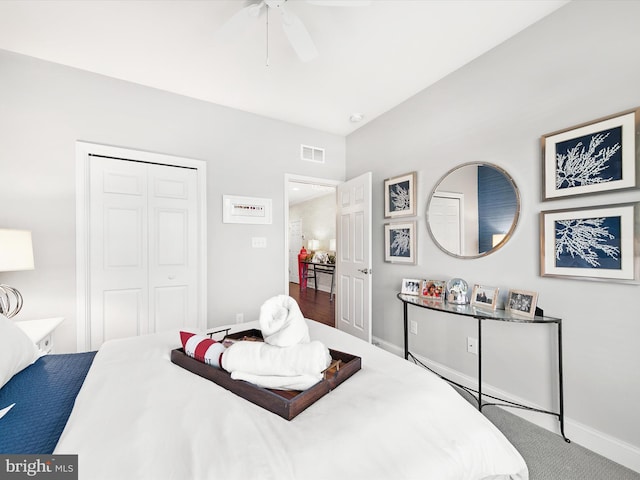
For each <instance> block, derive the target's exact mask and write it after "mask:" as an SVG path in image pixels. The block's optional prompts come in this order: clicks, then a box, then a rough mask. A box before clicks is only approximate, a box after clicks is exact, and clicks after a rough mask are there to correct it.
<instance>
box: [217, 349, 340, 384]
mask: <svg viewBox="0 0 640 480" xmlns="http://www.w3.org/2000/svg"><path fill="white" fill-rule="evenodd" d="M330 363H331V354H330V353H329V349H328V348H327V347H325V346H324V345H323V344H322V343H321V342H318V341H313V342H310V343H300V344H298V345H292V346H290V347H276V346H273V345H269V344H268V343H264V342H236V343H234V344H233V345H231V346H230V347H229V348H227V350H226V351H225V352H224V353H223V354H222V368H224V369H225V370H226V371H227V372H230V373H233V372H236V371H237V372H245V373H249V374H253V375H277V376H282V377H294V376H297V375H319V374H321V373H322V371H323V370H325V369H326V368H327V367H328V366H329V365H330Z"/></svg>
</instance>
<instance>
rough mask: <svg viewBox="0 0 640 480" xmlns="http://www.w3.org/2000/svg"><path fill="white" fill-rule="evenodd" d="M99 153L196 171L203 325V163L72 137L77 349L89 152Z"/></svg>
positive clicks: (83, 311)
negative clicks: (74, 161) (73, 146)
mask: <svg viewBox="0 0 640 480" xmlns="http://www.w3.org/2000/svg"><path fill="white" fill-rule="evenodd" d="M90 155H102V156H105V157H111V158H117V159H122V160H130V161H131V160H132V161H140V162H147V163H156V164H161V165H169V166H175V167H186V168H193V169H194V170H196V171H197V194H198V199H197V204H198V239H197V240H198V255H197V256H198V259H199V261H198V285H199V288H198V306H197V311H198V315H197V317H198V326H199V327H200V328H201V329H206V328H207V163H206V162H205V161H204V160H196V159H192V158H186V157H177V156H173V155H165V154H162V153H154V152H146V151H143V150H134V149H130V148H124V147H114V146H111V145H101V144H98V143H90V142H83V141H76V342H77V351H78V352H83V351H86V350H87V348H88V346H89V345H91V343H90V336H89V335H90V332H91V330H90V329H91V325H90V321H91V318H90V311H91V310H90V308H91V303H90V295H89V294H90V284H89V283H90V271H89V266H90V261H89V260H90V259H89V251H90V249H89V239H90V235H89V228H90V218H89V200H90V181H89V156H90Z"/></svg>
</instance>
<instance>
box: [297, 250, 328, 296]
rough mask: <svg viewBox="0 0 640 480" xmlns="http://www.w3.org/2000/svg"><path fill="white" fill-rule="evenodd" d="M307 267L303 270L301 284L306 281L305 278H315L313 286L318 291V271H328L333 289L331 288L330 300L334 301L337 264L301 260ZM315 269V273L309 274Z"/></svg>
mask: <svg viewBox="0 0 640 480" xmlns="http://www.w3.org/2000/svg"><path fill="white" fill-rule="evenodd" d="M301 263H302V264H303V265H304V266H305V268H304V270H303V272H302V278H301V279H300V286H302V284H303V283H304V282H303V280H307V279H310V278H313V286H314V287H315V289H316V292H317V291H318V273H327V274H329V275H331V289H330V290H329V301H330V302H332V301H333V284H334V277H335V272H336V264H335V263H319V262H310V261H307V260H305V261H303V262H301ZM310 270H313V274H312V275H311V274H309V271H310Z"/></svg>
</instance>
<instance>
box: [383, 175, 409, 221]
mask: <svg viewBox="0 0 640 480" xmlns="http://www.w3.org/2000/svg"><path fill="white" fill-rule="evenodd" d="M415 214H416V172H411V173H407V174H405V175H401V176H399V177H394V178H387V179H386V180H385V181H384V216H385V218H395V217H411V216H414V215H415Z"/></svg>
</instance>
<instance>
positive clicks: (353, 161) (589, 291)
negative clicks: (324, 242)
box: [347, 1, 640, 471]
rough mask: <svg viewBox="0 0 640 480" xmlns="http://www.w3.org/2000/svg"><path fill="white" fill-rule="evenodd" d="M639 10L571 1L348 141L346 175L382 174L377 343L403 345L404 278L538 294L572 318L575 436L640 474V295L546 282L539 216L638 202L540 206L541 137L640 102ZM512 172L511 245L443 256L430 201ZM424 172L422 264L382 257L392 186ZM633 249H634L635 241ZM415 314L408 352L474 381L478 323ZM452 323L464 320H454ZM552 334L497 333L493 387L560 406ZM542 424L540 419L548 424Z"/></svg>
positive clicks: (568, 366) (569, 375) (490, 365)
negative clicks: (457, 181)
mask: <svg viewBox="0 0 640 480" xmlns="http://www.w3.org/2000/svg"><path fill="white" fill-rule="evenodd" d="M638 18H640V2H627V1H617V2H616V1H608V2H600V1H597V2H596V1H594V2H571V3H570V4H568V5H567V6H565V7H563V8H561V9H560V10H559V11H557V12H556V13H554V14H553V15H551V16H549V17H547V18H545V19H543V20H542V21H540V22H539V23H537V24H535V25H533V26H532V27H530V28H528V29H527V30H525V31H524V32H522V33H520V34H519V35H517V36H515V37H514V38H512V39H510V40H509V41H507V42H505V43H503V44H502V45H500V46H498V47H496V48H495V49H493V50H492V51H490V52H488V53H487V54H485V55H483V56H482V57H480V58H478V59H476V60H474V61H473V62H471V63H469V64H468V65H466V66H464V67H463V68H461V69H459V70H458V71H456V72H454V73H453V74H451V75H449V76H448V77H446V78H444V79H442V80H441V81H439V82H438V83H437V84H435V85H433V86H432V87H430V88H427V89H426V90H424V91H422V92H420V93H419V94H417V95H415V96H414V97H412V98H410V99H409V100H407V101H406V102H404V103H403V104H401V105H399V106H397V107H396V108H394V109H393V110H391V111H389V112H388V113H386V114H385V115H383V116H382V117H380V118H378V119H376V120H375V121H372V122H371V123H369V124H368V125H365V126H364V127H362V128H361V129H359V130H357V131H356V132H354V133H353V134H351V135H349V136H348V137H347V159H348V161H347V176H348V177H353V176H356V175H358V174H360V173H362V172H365V171H368V170H372V171H373V172H374V179H373V185H374V189H373V206H374V210H373V230H374V232H377V233H375V234H374V238H373V240H374V241H373V249H374V250H373V251H374V265H373V271H374V277H373V295H372V297H373V312H374V319H373V333H374V336H375V337H378V338H379V339H381V340H382V341H383V342H388V343H390V344H394V345H396V346H400V345H402V341H403V340H402V305H401V302H400V301H398V300H397V299H396V296H395V295H396V292H397V291H398V290H399V288H400V282H401V279H402V278H403V277H411V278H415V277H422V278H432V279H438V278H441V279H449V278H452V277H456V276H459V277H462V278H464V279H466V280H467V281H468V282H469V283H470V284H474V283H483V284H486V285H494V286H498V287H500V288H501V290H504V291H506V290H508V289H509V288H515V289H524V290H533V291H537V292H539V294H540V297H539V305H540V306H541V307H542V308H544V310H545V313H546V314H547V315H551V316H556V317H561V318H562V319H563V334H564V348H565V351H564V361H565V369H564V374H565V375H564V376H565V408H566V416H567V427H566V433H567V434H568V436H569V437H570V438H572V439H573V440H574V441H576V442H577V443H582V444H584V445H585V446H588V447H590V448H592V449H595V450H598V451H600V452H603V453H607V454H609V455H610V456H612V457H614V459H616V460H618V461H619V462H621V463H624V464H626V465H628V466H632V467H633V468H635V469H636V470H639V471H640V428H639V426H640V409H639V408H638V398H640V371H639V369H638V366H639V365H640V348H638V340H639V339H640V308H639V306H640V304H639V303H638V296H639V295H640V287H639V286H632V285H619V284H613V283H599V282H589V281H579V280H565V279H557V278H546V277H545V278H542V277H540V275H539V267H538V265H539V263H538V262H539V244H538V242H539V229H538V216H539V212H540V211H542V210H551V209H557V208H568V207H578V206H586V205H593V204H609V203H619V202H627V201H639V200H640V191H639V190H637V189H636V190H634V191H626V192H618V193H609V194H600V195H592V196H587V197H578V198H575V199H563V200H557V201H550V202H544V203H543V202H541V193H540V192H541V152H540V136H541V135H544V134H546V133H549V132H553V131H556V130H559V129H562V128H565V127H570V126H572V125H576V124H579V123H581V122H586V121H589V120H593V119H596V118H599V117H602V116H606V115H609V114H614V113H617V112H620V111H623V110H626V109H629V108H633V107H637V106H640V88H639V86H640V63H639V62H638V61H637V60H638V45H640V29H638V25H637V23H638V22H637V21H638ZM469 161H482V162H491V163H494V164H497V165H499V166H501V167H503V168H504V169H506V170H507V171H508V172H509V173H510V174H511V175H512V176H513V178H514V180H515V182H516V184H517V185H518V187H519V188H520V193H521V197H522V211H521V218H520V222H519V225H518V227H517V229H516V231H515V234H514V236H513V238H512V240H511V241H510V242H509V243H508V244H507V245H506V246H505V247H504V248H502V249H501V250H499V251H498V252H497V253H495V254H493V255H489V256H488V257H485V258H481V259H476V260H461V259H455V258H452V257H450V256H447V255H446V254H444V253H443V252H441V251H440V250H439V249H438V248H437V247H436V246H435V245H434V243H433V242H432V241H431V238H430V237H429V235H428V233H427V230H426V226H425V220H424V213H425V206H426V202H427V195H428V193H429V192H430V191H431V189H432V188H433V187H434V185H435V184H436V182H437V181H438V179H439V178H440V177H441V176H442V175H443V174H444V173H445V172H446V171H447V170H449V169H450V168H452V167H453V166H454V165H457V164H461V163H465V162H469ZM413 170H416V171H418V173H419V174H418V178H419V185H418V198H419V199H420V201H419V209H418V210H419V211H418V217H417V219H418V262H419V263H418V265H416V266H402V265H392V264H387V263H384V261H383V245H382V243H383V234H382V232H383V224H384V223H385V222H384V218H383V210H382V208H383V199H382V195H383V180H384V179H385V178H387V177H392V176H396V175H401V174H404V173H406V172H410V171H413ZM636 243H637V242H636ZM417 310H418V309H412V310H411V313H410V314H411V317H412V319H417V320H418V324H419V325H418V326H419V329H418V332H419V335H418V336H414V335H411V336H410V344H411V348H412V350H414V351H416V352H417V353H418V354H420V355H422V356H424V357H427V358H429V359H431V360H433V361H436V362H439V363H441V364H443V365H445V366H446V367H447V368H450V369H453V370H455V371H457V372H460V373H461V374H463V375H468V376H470V377H473V378H475V377H476V357H475V356H473V355H471V354H468V353H466V336H474V334H475V332H476V322H475V321H474V320H472V319H467V320H465V319H459V318H456V317H452V316H445V315H444V314H441V315H438V314H434V313H431V312H428V311H427V310H420V311H417ZM454 320H455V321H454ZM554 338H555V332H554V331H553V329H550V328H545V327H544V326H541V327H539V326H517V325H508V324H500V323H495V324H488V325H487V326H486V328H485V330H484V340H485V343H484V349H485V353H486V356H485V357H483V360H484V364H483V375H484V380H485V381H486V382H487V383H488V384H489V385H491V386H493V387H495V388H497V389H501V390H503V391H505V392H507V393H508V394H509V395H512V396H515V397H520V398H523V399H526V400H528V401H530V402H533V403H535V404H538V405H541V406H543V407H546V408H549V407H551V408H557V400H556V388H555V387H554V382H555V380H556V374H555V371H556V370H555V369H556V363H555V360H553V358H554V348H555V343H554ZM538 417H540V415H538Z"/></svg>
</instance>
